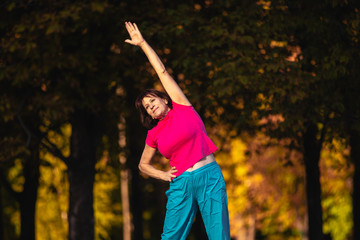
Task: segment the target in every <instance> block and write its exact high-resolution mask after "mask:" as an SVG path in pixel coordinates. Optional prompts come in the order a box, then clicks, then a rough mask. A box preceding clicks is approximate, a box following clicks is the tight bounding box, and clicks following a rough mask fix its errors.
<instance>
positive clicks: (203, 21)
mask: <svg viewBox="0 0 360 240" xmlns="http://www.w3.org/2000/svg"><path fill="white" fill-rule="evenodd" d="M359 7H360V6H359V3H357V2H356V1H341V0H338V1H322V2H319V3H317V2H313V1H307V0H303V1H296V2H294V1H285V0H284V1H282V0H281V1H280V0H276V1H263V0H261V1H257V2H254V1H241V2H238V1H232V0H229V1H163V0H155V1H151V2H150V1H148V2H147V1H146V2H143V1H122V2H118V1H75V2H73V1H55V2H54V1H25V0H23V1H22V0H18V1H11V0H7V1H3V2H2V3H0V12H1V14H0V33H1V35H0V37H1V41H0V44H1V48H0V49H1V55H0V95H1V98H0V112H1V118H0V122H1V128H0V132H1V139H0V146H1V147H0V166H1V172H0V182H1V185H0V204H1V208H0V209H1V211H0V213H1V218H0V219H1V221H0V234H1V237H0V238H2V239H66V238H68V239H86V240H88V239H129V238H128V237H130V235H131V239H136V240H141V239H159V236H160V234H161V232H162V222H163V217H164V211H165V203H166V198H165V195H164V192H165V191H166V189H167V187H168V186H167V184H166V183H163V182H159V181H157V180H154V179H149V178H147V177H146V176H142V175H141V174H140V173H139V171H138V168H137V165H138V161H139V158H140V154H141V152H142V149H143V147H144V139H145V136H146V129H145V128H143V127H142V126H141V124H140V123H139V116H138V113H137V112H136V110H135V108H134V100H135V98H136V96H137V95H138V94H139V93H140V91H142V90H143V89H145V88H150V87H154V88H158V89H161V86H159V82H158V80H157V77H156V75H155V73H154V71H153V70H152V69H151V66H150V65H149V63H148V62H147V59H146V57H145V56H144V54H143V53H142V52H141V51H140V49H138V48H136V47H133V46H130V45H126V44H125V43H124V40H125V39H126V38H128V35H127V33H126V31H125V28H124V21H134V22H136V23H137V24H138V26H139V27H140V29H141V31H142V33H143V35H144V37H145V39H147V41H148V42H149V43H150V44H151V45H152V46H153V47H154V49H155V50H156V51H157V52H158V54H159V55H160V57H161V58H162V59H163V61H164V63H165V65H166V67H167V69H168V71H169V72H170V73H171V74H172V75H173V76H174V78H175V79H176V80H177V81H178V83H179V84H180V86H181V87H182V88H183V89H184V91H185V93H186V94H187V95H188V97H189V99H190V101H191V102H192V103H193V105H194V107H195V108H196V110H197V111H198V112H199V114H200V115H201V116H202V118H203V120H204V122H205V124H206V126H207V130H208V134H209V135H210V137H211V138H212V139H213V140H214V141H215V142H216V144H217V145H218V146H219V149H220V150H219V151H218V152H217V153H216V158H217V160H218V162H219V164H220V165H221V167H222V170H223V174H224V177H225V180H226V182H227V188H228V189H227V190H228V197H229V211H230V224H231V234H232V237H233V238H234V239H248V240H250V239H251V240H253V239H310V240H319V239H329V238H330V239H334V240H343V239H359V237H360V233H359V231H360V219H359V216H360V212H359V211H360V207H359V203H360V201H359V198H360V192H359V189H360V188H359V184H360V182H359V181H360V177H359V167H360V166H359V163H360V156H359V149H360V146H359V144H360V127H359V122H360V121H359V114H360V113H359V111H360V110H359V109H360V106H359V104H360V99H359V94H358V92H359V89H360V86H359V84H360V81H359V79H358V78H359V76H360V74H359V68H358V66H357V65H358V60H359V53H360V51H359V25H360V15H359ZM156 164H157V166H158V167H159V168H164V169H166V168H167V167H168V163H167V160H166V159H163V158H162V157H161V156H157V158H156ZM127 188H128V189H127ZM125 190H126V191H125ZM126 192H128V193H129V194H128V202H129V203H130V206H128V205H127V204H126V202H127V200H126V197H124V196H125V195H126V194H125V195H124V193H126ZM126 213H131V214H130V215H131V219H130V222H128V220H129V219H128V218H127V217H125V218H124V216H127V214H126ZM204 234H205V233H204V228H203V226H202V222H201V219H200V217H197V218H196V221H195V223H194V227H193V229H192V232H191V233H190V236H189V239H205V238H206V237H205V236H204Z"/></svg>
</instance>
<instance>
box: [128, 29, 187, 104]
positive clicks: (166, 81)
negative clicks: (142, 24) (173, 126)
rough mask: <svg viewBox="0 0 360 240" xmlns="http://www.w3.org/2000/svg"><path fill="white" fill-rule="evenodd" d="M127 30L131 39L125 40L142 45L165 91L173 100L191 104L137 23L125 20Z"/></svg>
mask: <svg viewBox="0 0 360 240" xmlns="http://www.w3.org/2000/svg"><path fill="white" fill-rule="evenodd" d="M125 26H126V30H127V31H128V33H129V35H130V38H131V39H126V40H125V42H127V43H130V44H132V45H136V46H139V47H141V49H142V50H143V51H144V53H145V55H146V56H147V58H148V60H149V62H150V63H151V65H152V66H153V68H154V69H155V71H156V73H157V75H158V77H159V79H160V81H161V83H162V85H163V87H164V89H165V91H166V92H167V94H169V96H170V98H171V100H173V101H174V102H176V103H179V104H183V105H191V103H190V102H189V100H188V99H187V97H186V96H185V94H184V92H183V91H182V90H181V88H180V87H179V85H178V84H177V83H176V81H175V80H174V79H173V78H172V77H171V75H170V74H169V73H168V72H167V71H166V68H165V66H164V64H163V63H162V62H161V60H160V58H159V56H158V55H157V54H156V52H155V51H154V49H152V47H151V46H150V45H149V44H148V43H147V42H146V41H145V39H144V38H143V37H142V35H141V33H140V30H139V29H138V27H137V26H136V24H135V23H131V22H125Z"/></svg>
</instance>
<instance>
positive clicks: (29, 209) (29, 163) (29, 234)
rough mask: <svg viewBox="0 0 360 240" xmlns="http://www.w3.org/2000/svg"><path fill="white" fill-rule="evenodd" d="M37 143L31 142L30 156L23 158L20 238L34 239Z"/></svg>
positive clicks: (37, 163) (38, 162) (37, 181)
mask: <svg viewBox="0 0 360 240" xmlns="http://www.w3.org/2000/svg"><path fill="white" fill-rule="evenodd" d="M39 165H40V161H39V144H38V143H31V146H30V156H29V158H27V159H26V160H25V164H24V169H23V171H24V178H25V183H24V187H23V191H22V193H21V194H20V199H19V205H20V216H21V217H20V225H21V230H20V239H21V240H25V239H26V240H34V239H35V211H36V199H37V191H38V186H39V176H40V173H39Z"/></svg>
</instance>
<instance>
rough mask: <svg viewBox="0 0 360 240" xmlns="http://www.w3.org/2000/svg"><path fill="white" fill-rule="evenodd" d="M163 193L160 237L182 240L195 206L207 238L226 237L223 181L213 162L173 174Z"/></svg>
mask: <svg viewBox="0 0 360 240" xmlns="http://www.w3.org/2000/svg"><path fill="white" fill-rule="evenodd" d="M166 195H167V197H168V202H167V205H166V216H165V222H164V229H163V233H162V235H161V239H162V240H165V239H166V240H167V239H169V240H185V239H186V237H187V236H188V234H189V232H190V229H191V226H192V223H193V221H194V217H195V215H196V212H197V211H198V210H200V213H201V216H202V218H203V221H204V225H205V228H206V233H207V235H208V238H209V240H230V227H229V213H228V203H227V195H226V187H225V181H224V178H223V175H222V173H221V170H220V167H219V165H218V164H217V163H216V162H212V163H209V164H207V165H205V166H203V167H201V168H199V169H197V170H195V171H192V172H184V173H183V174H181V175H180V176H178V177H177V178H174V179H173V181H171V183H170V188H169V190H168V191H166Z"/></svg>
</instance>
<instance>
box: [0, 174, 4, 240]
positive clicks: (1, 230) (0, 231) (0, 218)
mask: <svg viewBox="0 0 360 240" xmlns="http://www.w3.org/2000/svg"><path fill="white" fill-rule="evenodd" d="M3 204H4V201H3V187H2V182H1V180H0V239H4V237H5V235H4V221H3V217H4V210H3V209H4V206H3Z"/></svg>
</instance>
